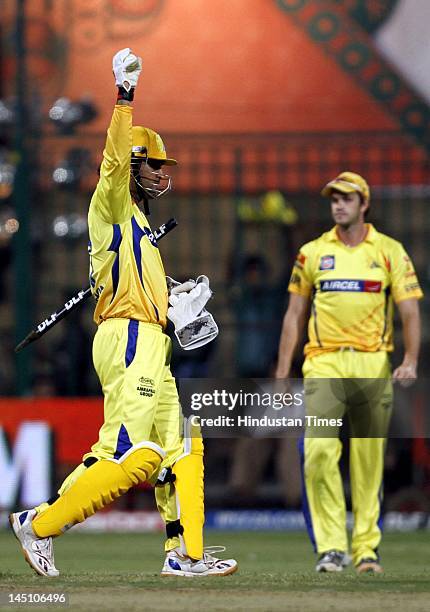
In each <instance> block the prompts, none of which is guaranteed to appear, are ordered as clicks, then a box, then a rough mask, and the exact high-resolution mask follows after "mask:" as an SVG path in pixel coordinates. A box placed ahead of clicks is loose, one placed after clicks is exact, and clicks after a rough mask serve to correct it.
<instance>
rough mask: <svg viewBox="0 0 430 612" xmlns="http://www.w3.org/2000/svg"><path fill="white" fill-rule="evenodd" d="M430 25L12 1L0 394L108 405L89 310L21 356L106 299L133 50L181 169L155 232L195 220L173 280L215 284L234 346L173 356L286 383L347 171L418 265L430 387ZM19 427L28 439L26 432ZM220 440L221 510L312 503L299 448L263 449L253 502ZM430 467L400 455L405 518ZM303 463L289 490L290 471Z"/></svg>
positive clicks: (421, 498)
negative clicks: (115, 161)
mask: <svg viewBox="0 0 430 612" xmlns="http://www.w3.org/2000/svg"><path fill="white" fill-rule="evenodd" d="M429 22H430V3H429V2H427V1H426V0H378V1H377V2H376V1H375V2H366V1H365V0H348V1H347V0H345V1H339V0H327V1H322V0H320V1H316V0H234V2H232V1H231V0H218V1H217V2H212V3H207V2H206V3H202V2H200V1H199V0H183V1H182V2H176V1H174V0H68V1H67V2H66V0H56V1H55V2H50V1H48V0H19V1H12V0H4V2H3V3H2V19H1V26H0V34H1V45H0V254H1V257H0V360H1V361H0V363H1V366H2V367H1V368H0V394H1V395H2V396H4V397H9V398H10V397H13V396H18V397H22V396H23V397H26V398H34V397H40V398H41V397H55V398H58V397H60V398H61V397H72V398H73V397H83V396H85V397H88V396H94V397H99V396H100V391H99V387H98V382H97V379H96V376H95V373H94V372H93V370H92V365H91V339H92V335H93V333H94V326H93V323H92V306H93V304H92V302H89V303H86V304H85V305H84V306H83V307H82V308H81V310H80V312H78V313H76V314H74V315H71V316H70V317H69V318H68V319H67V320H65V321H63V322H62V323H60V324H59V325H58V326H57V327H56V328H55V329H54V330H53V331H51V332H49V334H47V335H46V336H45V337H44V338H43V339H42V340H40V341H39V342H37V343H35V344H34V345H32V346H31V347H30V348H28V349H26V350H25V351H23V352H22V353H20V354H19V355H18V356H16V355H15V354H14V353H13V347H14V346H15V344H16V343H17V342H18V341H19V340H21V339H22V338H23V337H24V336H25V335H26V334H27V333H28V332H29V331H30V329H31V328H33V327H34V326H35V324H37V323H39V322H40V321H41V320H43V319H44V318H45V317H47V316H48V315H49V314H50V313H51V312H52V311H54V310H57V309H58V308H59V306H61V305H62V304H63V303H64V301H65V300H67V299H68V298H69V297H71V295H73V294H74V293H75V292H76V291H77V290H79V289H81V288H85V287H86V286H87V284H88V260H87V241H88V237H87V222H86V214H87V206H88V202H89V199H90V196H91V193H92V190H93V188H94V186H95V183H96V180H97V167H98V165H99V163H100V160H101V154H102V150H103V143H104V137H105V130H106V128H107V125H108V123H109V119H110V114H111V111H112V107H113V104H114V102H115V87H114V81H113V78H112V74H111V59H112V55H113V54H114V53H115V52H116V51H117V50H118V49H120V48H123V47H126V46H130V47H132V48H133V50H134V51H135V52H136V53H138V54H139V55H141V56H142V57H143V61H144V64H143V75H142V77H141V80H140V82H139V88H138V90H137V93H136V96H135V104H134V121H135V123H139V124H143V125H147V126H150V127H151V128H153V129H155V130H157V131H158V132H160V134H161V135H162V136H163V139H164V141H165V144H166V147H167V150H168V154H169V156H172V157H174V158H176V159H178V161H179V165H178V167H177V168H175V169H174V170H172V176H173V181H174V191H173V192H172V193H171V194H169V195H168V196H167V197H166V198H165V199H163V200H162V201H161V202H157V203H156V204H153V206H152V214H151V223H152V226H153V227H156V226H158V225H160V224H161V223H162V222H164V221H166V220H167V219H168V218H169V217H171V216H175V217H176V218H177V219H178V221H179V227H178V229H177V230H175V232H174V233H173V234H171V235H170V236H169V237H168V238H166V240H165V241H163V243H162V246H161V251H162V254H163V257H164V261H165V267H166V271H167V273H168V274H169V275H171V276H173V277H175V278H178V279H181V278H189V277H190V276H196V275H198V274H202V273H205V274H207V275H208V276H209V277H210V278H211V281H212V283H213V286H214V291H215V296H214V300H213V303H212V305H211V309H212V310H213V312H214V315H215V316H216V319H217V321H218V323H219V326H220V329H221V333H220V336H219V338H218V339H217V341H216V343H214V344H213V345H210V347H208V348H207V350H205V351H201V352H200V353H199V354H197V355H179V354H177V355H176V354H175V368H176V372H177V374H178V375H179V376H183V377H188V376H191V377H192V376H199V377H204V376H212V377H235V376H238V377H239V376H241V377H252V376H254V377H265V376H269V375H270V373H271V371H272V369H273V364H274V359H275V356H276V351H277V341H278V336H279V331H280V324H281V319H282V315H283V312H284V310H285V307H286V304H287V295H286V285H287V281H288V276H289V271H290V268H291V265H292V262H293V258H294V255H295V253H296V251H297V249H298V247H299V246H300V245H301V244H302V243H303V242H305V241H307V240H309V239H312V238H314V237H316V236H317V235H318V234H320V233H321V232H322V231H324V230H325V229H328V228H329V227H330V226H331V221H330V215H329V210H328V206H327V203H326V202H324V200H323V199H322V198H321V197H320V195H319V191H320V188H321V186H322V185H323V184H325V183H326V182H327V181H328V180H329V179H331V178H332V177H334V176H335V175H336V174H338V173H339V172H340V171H342V170H346V169H349V170H353V171H355V172H359V173H360V174H363V175H364V176H365V177H366V179H367V180H368V182H369V183H370V185H371V190H372V201H371V215H370V220H371V221H372V222H373V223H374V224H375V225H376V226H377V228H378V229H379V230H380V231H383V232H386V233H388V234H390V235H392V236H394V237H395V238H397V239H398V240H401V241H402V242H403V243H404V245H405V247H406V248H407V250H408V251H409V253H410V255H411V256H412V258H413V260H414V262H415V265H416V268H417V271H418V274H419V278H420V281H421V283H422V285H423V288H424V290H425V292H426V298H425V300H424V302H423V303H422V312H423V349H422V360H421V366H420V373H421V375H422V376H425V375H426V374H427V372H428V365H429V360H430V352H429V348H430V344H429V341H430V339H429V334H430V319H429V315H428V305H429V297H428V296H429V289H430V265H429V238H430V215H429V214H428V207H429V196H430V185H429V169H430V165H429V156H430V51H429V45H428V32H427V24H428V23H429ZM411 33H412V34H411ZM398 332H399V327H398ZM397 342H398V346H399V345H400V346H401V337H400V333H399V337H398V338H397ZM399 356H400V352H399V350H397V351H396V354H395V357H394V360H398V359H399ZM299 373H300V360H299V359H298V360H297V363H296V364H295V374H296V375H299ZM8 401H9V400H8ZM3 405H5V404H4V403H3ZM43 414H44V415H45V416H44V418H46V419H47V422H48V423H51V419H50V416H49V409H48V408H47V409H46V412H44V413H43ZM0 418H1V415H0ZM29 418H30V417H29ZM32 418H34V417H32ZM3 426H4V431H5V433H7V435H8V436H9V437H10V438H12V439H14V436H16V432H17V430H18V429H19V426H20V422H19V420H18V417H16V420H15V421H13V419H12V420H11V421H7V424H6V421H4V423H3ZM51 426H52V427H54V425H52V423H51ZM61 427H67V426H66V424H63V425H61V423H56V424H55V427H54V429H55V428H60V429H61ZM216 442H217V441H215V440H212V441H210V442H208V459H207V461H208V464H207V474H208V485H207V495H208V501H209V504H211V503H213V504H216V503H218V504H221V505H222V504H223V503H224V502H225V503H226V504H231V503H232V500H234V501H235V502H236V503H238V500H242V502H243V504H244V505H249V506H252V507H254V506H261V505H264V506H268V507H273V506H276V507H280V506H281V507H283V506H285V505H286V506H287V507H296V506H298V504H299V493H298V486H299V485H298V481H297V478H296V476H297V474H296V472H295V471H294V470H295V469H296V463H295V457H294V456H293V455H294V451H292V450H291V449H282V448H281V449H279V448H278V445H277V443H276V444H275V443H270V444H267V443H263V442H261V441H260V445H261V446H260V450H259V452H258V453H257V455H258V456H260V457H262V461H260V463H259V464H258V465H257V466H254V468H253V469H254V470H255V474H257V475H258V477H256V478H255V486H254V485H252V486H251V484H250V482H249V474H247V473H245V468H244V465H243V457H244V453H245V454H246V453H247V452H248V451H246V449H241V448H240V445H241V443H238V444H235V443H234V441H228V443H226V444H224V445H223V446H222V448H220V446H219V445H217V444H216ZM84 443H87V442H86V441H84V442H83V444H84ZM86 450H87V448H82V452H84V451H86ZM421 451H422V452H417V449H416V445H415V442H413V441H407V440H403V441H401V442H399V441H397V443H396V444H393V445H392V448H391V449H389V454H388V462H387V483H388V494H389V496H390V495H391V499H392V500H393V504H394V507H397V506H395V501H396V500H397V499H398V498H399V496H400V497H401V495H406V493H405V491H407V490H412V491H413V494H411V495H410V496H409V497H408V496H407V495H406V499H407V503H409V502H410V499H413V500H415V501H413V502H411V503H412V507H413V508H415V507H418V508H422V505H424V507H425V505H426V504H427V493H426V491H425V488H424V486H423V484H422V483H423V481H424V480H425V475H426V473H427V470H428V469H429V468H430V460H429V457H427V454H426V450H425V449H424V450H423V449H421ZM56 452H57V456H58V455H59V456H60V457H62V458H63V461H62V463H64V464H67V463H68V462H70V463H74V462H78V461H79V452H80V451H79V450H78V448H76V449H75V450H74V451H73V450H70V449H69V451H68V453H69V454H67V452H65V451H64V449H60V450H58V449H57V451H56ZM282 453H284V455H283V454H282ZM289 453H290V454H289ZM279 458H281V459H279ZM282 458H284V459H282ZM286 463H289V464H290V465H291V469H290V471H289V473H287V474H286V473H285V470H284V472H283V471H282V469H281V467H280V468H279V469H274V466H276V465H278V464H279V465H281V466H282V464H284V465H285V464H286ZM231 466H233V467H231ZM399 466H403V467H399ZM62 471H66V467H64V470H63V469H62V468H61V467H60V468H57V470H56V472H55V473H54V474H52V475H51V476H50V478H51V485H50V486H54V484H53V483H55V481H56V480H58V479H59V478H60V477H61V476H62ZM390 474H391V476H390ZM390 478H391V480H390ZM394 481H395V482H394ZM225 483H227V486H224V484H225ZM224 492H225V500H224V498H223V495H224ZM237 493H240V495H239V496H238V495H237ZM389 499H390V497H389ZM402 499H403V498H402ZM133 503H134V502H133ZM136 503H137V502H136ZM396 503H397V502H396ZM399 503H400V502H399ZM414 504H415V506H414ZM0 505H1V503H0Z"/></svg>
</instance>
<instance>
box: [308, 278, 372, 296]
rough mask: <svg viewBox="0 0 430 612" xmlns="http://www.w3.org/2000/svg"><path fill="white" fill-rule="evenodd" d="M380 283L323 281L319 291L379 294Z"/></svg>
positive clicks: (367, 281) (343, 280)
mask: <svg viewBox="0 0 430 612" xmlns="http://www.w3.org/2000/svg"><path fill="white" fill-rule="evenodd" d="M381 287H382V283H381V281H373V280H348V279H343V278H342V279H339V280H325V281H321V284H320V289H321V291H352V292H354V291H356V292H365V293H380V291H381Z"/></svg>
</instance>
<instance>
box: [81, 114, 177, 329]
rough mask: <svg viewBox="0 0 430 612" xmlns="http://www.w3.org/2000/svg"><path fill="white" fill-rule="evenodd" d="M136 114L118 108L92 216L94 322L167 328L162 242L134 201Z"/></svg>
mask: <svg viewBox="0 0 430 612" xmlns="http://www.w3.org/2000/svg"><path fill="white" fill-rule="evenodd" d="M131 148H132V108H131V107H130V106H126V105H117V106H115V109H114V112H113V115H112V120H111V123H110V126H109V129H108V133H107V140H106V146H105V150H104V151H103V161H102V164H101V167H100V179H99V182H98V184H97V187H96V189H95V191H94V194H93V196H92V198H91V203H90V207H89V212H88V227H89V234H90V241H89V245H88V250H89V254H90V285H91V290H92V293H93V295H94V297H95V299H96V302H97V304H96V308H95V311H94V321H95V322H96V323H97V324H99V323H101V322H102V321H105V320H106V319H110V318H122V319H135V320H137V321H143V322H145V323H156V324H159V325H161V326H162V327H164V326H165V325H166V316H167V306H168V303H167V300H168V296H167V285H166V275H165V272H164V268H163V263H162V261H161V256H160V252H159V250H158V246H157V241H156V240H155V237H154V235H153V233H152V231H151V228H150V226H149V223H148V221H147V219H146V217H145V215H144V214H143V213H142V212H141V210H140V209H139V207H138V206H137V205H136V204H134V203H133V201H132V199H131V195H130V159H131Z"/></svg>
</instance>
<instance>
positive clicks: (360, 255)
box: [288, 224, 423, 356]
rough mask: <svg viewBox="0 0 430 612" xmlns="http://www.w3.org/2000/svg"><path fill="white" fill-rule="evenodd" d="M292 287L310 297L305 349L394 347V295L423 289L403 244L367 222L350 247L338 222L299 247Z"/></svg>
mask: <svg viewBox="0 0 430 612" xmlns="http://www.w3.org/2000/svg"><path fill="white" fill-rule="evenodd" d="M288 290H289V291H290V292H291V293H296V294H298V295H302V296H304V297H309V298H310V300H311V315H310V319H309V325H308V338H309V340H308V343H307V344H306V346H305V355H306V356H312V355H316V354H319V353H322V352H324V351H334V350H338V349H340V348H342V347H352V348H354V349H356V350H359V351H372V352H373V351H392V350H393V301H394V302H396V303H398V302H401V301H402V300H407V299H409V298H416V299H420V298H421V297H422V296H423V293H422V291H421V289H420V286H419V283H418V279H417V276H416V273H415V270H414V267H413V264H412V262H411V260H410V259H409V257H408V255H407V253H406V251H405V250H404V248H403V246H402V245H401V244H400V242H397V240H393V238H390V237H389V236H386V235H385V234H381V233H379V232H377V231H376V229H375V228H374V227H373V225H371V224H368V225H367V235H366V237H365V239H364V240H363V241H362V242H361V243H360V244H359V245H357V246H355V247H348V246H347V245H346V244H344V243H343V242H342V241H341V240H340V239H339V237H338V235H337V229H336V227H334V228H332V230H331V231H329V232H326V233H324V234H322V236H320V237H319V238H317V239H316V240H313V241H312V242H308V243H307V244H305V245H304V246H303V247H302V248H301V249H300V251H299V254H298V255H297V259H296V262H295V264H294V267H293V272H292V275H291V278H290V283H289V286H288Z"/></svg>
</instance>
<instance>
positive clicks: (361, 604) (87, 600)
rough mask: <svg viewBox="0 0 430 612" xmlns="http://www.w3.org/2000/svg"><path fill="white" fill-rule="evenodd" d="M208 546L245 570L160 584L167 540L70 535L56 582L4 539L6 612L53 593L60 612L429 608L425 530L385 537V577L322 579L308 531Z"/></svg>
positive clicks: (213, 538) (220, 538) (429, 548)
mask: <svg viewBox="0 0 430 612" xmlns="http://www.w3.org/2000/svg"><path fill="white" fill-rule="evenodd" d="M206 541H207V544H224V545H226V546H227V555H228V557H235V558H237V560H238V562H239V571H238V572H237V573H236V574H234V575H232V576H227V577H225V578H217V577H207V578H200V579H199V578H176V577H173V578H170V577H169V578H161V577H160V576H159V571H160V569H161V566H162V563H163V560H164V554H163V552H162V546H163V538H162V534H125V535H121V534H84V533H72V532H71V533H69V534H67V535H65V536H64V537H62V538H58V539H57V540H56V541H55V561H56V566H57V567H58V568H59V569H60V571H61V576H60V577H59V578H54V579H48V578H41V577H38V576H36V575H34V574H33V573H32V571H31V570H30V568H29V566H28V565H27V564H26V563H25V561H24V557H23V556H22V554H21V552H20V549H19V547H18V542H17V541H16V539H15V538H14V537H13V535H12V533H11V532H6V531H2V532H0V596H1V601H2V604H0V610H7V609H15V610H16V609H17V607H18V606H17V605H15V606H13V608H12V607H8V604H6V603H5V601H6V596H7V594H9V593H22V592H27V593H28V592H32V593H34V592H38V593H41V592H44V593H46V592H48V591H53V592H55V593H66V594H67V595H68V598H69V605H68V606H67V607H66V608H62V609H68V610H83V611H88V612H90V611H91V612H92V611H94V610H117V611H119V612H128V611H132V610H140V611H141V610H148V611H151V612H152V611H163V612H164V611H169V612H180V611H182V610H195V611H196V612H200V610H204V611H205V612H211V611H212V610H214V611H215V610H217V611H223V612H224V611H227V612H230V611H235V610H264V611H271V610H273V611H275V610H276V611H277V612H279V611H283V610H297V611H300V612H326V611H327V612H328V611H329V610H330V612H332V611H337V610H342V611H343V612H364V611H365V610H372V612H378V611H379V610H381V611H382V610H383V611H384V612H390V611H392V610H396V611H399V612H400V611H403V610H405V611H406V612H418V611H420V612H421V611H422V612H424V611H427V610H430V564H429V559H430V534H429V533H428V532H425V531H422V532H414V533H389V534H386V535H385V536H384V539H383V543H382V546H381V554H382V561H383V565H384V569H385V573H384V574H383V575H382V576H367V575H366V576H360V577H358V576H356V574H355V572H354V570H353V569H351V568H348V569H347V570H346V571H344V572H342V573H341V574H336V575H333V574H317V573H316V572H315V570H314V566H315V556H314V555H313V553H312V551H311V547H310V545H309V543H308V541H307V538H306V536H305V534H304V533H274V532H258V533H251V532H239V533H231V532H229V533H225V532H209V533H207V535H206ZM19 607H20V608H21V609H23V608H24V606H19ZM25 608H27V609H29V608H36V606H35V605H28V604H27V605H25ZM37 609H38V610H41V609H51V610H52V609H60V608H59V607H58V606H54V605H50V606H49V607H48V606H37Z"/></svg>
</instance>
